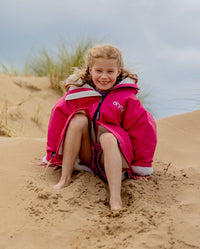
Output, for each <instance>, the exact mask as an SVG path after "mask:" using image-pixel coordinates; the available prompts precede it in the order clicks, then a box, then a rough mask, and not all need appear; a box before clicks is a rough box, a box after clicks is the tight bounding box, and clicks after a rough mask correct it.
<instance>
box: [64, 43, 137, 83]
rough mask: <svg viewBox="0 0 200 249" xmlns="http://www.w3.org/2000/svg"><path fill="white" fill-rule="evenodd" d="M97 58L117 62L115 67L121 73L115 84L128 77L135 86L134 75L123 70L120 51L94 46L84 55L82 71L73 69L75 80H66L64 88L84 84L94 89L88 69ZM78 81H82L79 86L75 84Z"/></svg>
mask: <svg viewBox="0 0 200 249" xmlns="http://www.w3.org/2000/svg"><path fill="white" fill-rule="evenodd" d="M97 58H104V59H115V60H117V66H118V69H120V68H121V73H120V74H119V76H118V77H117V80H116V84H118V83H119V82H120V81H122V80H123V79H125V78H126V77H129V78H131V79H133V80H134V81H135V83H136V84H137V81H138V78H137V75H136V74H133V73H131V72H130V71H128V70H126V69H125V68H124V62H123V58H122V53H121V51H120V50H119V49H118V48H116V47H114V46H111V45H96V46H94V47H92V48H91V49H89V50H88V52H87V53H86V55H85V65H84V67H83V68H82V69H78V68H75V69H74V74H75V78H76V80H75V81H74V77H73V80H68V81H67V83H66V87H68V86H69V85H76V86H82V85H84V84H85V83H88V84H89V85H91V86H93V87H94V83H93V82H92V77H91V75H90V73H89V68H91V67H92V65H93V61H94V59H97ZM79 79H81V80H82V83H81V84H78V83H76V82H77V81H78V80H79Z"/></svg>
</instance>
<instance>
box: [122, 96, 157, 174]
mask: <svg viewBox="0 0 200 249" xmlns="http://www.w3.org/2000/svg"><path fill="white" fill-rule="evenodd" d="M123 128H124V129H125V130H126V131H127V132H128V133H129V135H130V138H131V141H132V144H133V150H134V151H133V153H134V161H133V162H132V165H133V169H134V166H136V167H135V168H136V169H137V167H138V166H140V167H152V161H153V156H154V152H155V148H156V143H157V136H156V123H155V120H154V119H153V117H152V115H151V114H150V113H149V112H147V111H146V110H145V109H144V107H143V106H142V104H141V103H140V101H139V100H138V99H137V98H136V96H135V95H133V96H132V98H130V99H128V105H127V108H126V111H125V114H124V122H123ZM136 173H137V172H136Z"/></svg>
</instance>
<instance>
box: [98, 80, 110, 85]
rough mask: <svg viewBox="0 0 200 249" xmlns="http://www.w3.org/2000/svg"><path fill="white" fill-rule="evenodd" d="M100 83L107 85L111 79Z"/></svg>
mask: <svg viewBox="0 0 200 249" xmlns="http://www.w3.org/2000/svg"><path fill="white" fill-rule="evenodd" d="M99 83H100V84H102V85H107V84H108V83H109V81H100V82H99Z"/></svg>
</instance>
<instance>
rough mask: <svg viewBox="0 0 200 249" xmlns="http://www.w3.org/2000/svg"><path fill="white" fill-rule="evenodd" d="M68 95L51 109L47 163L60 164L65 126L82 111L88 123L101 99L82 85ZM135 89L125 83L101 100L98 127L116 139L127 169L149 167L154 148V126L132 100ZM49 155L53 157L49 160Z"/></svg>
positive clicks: (139, 104)
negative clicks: (103, 128)
mask: <svg viewBox="0 0 200 249" xmlns="http://www.w3.org/2000/svg"><path fill="white" fill-rule="evenodd" d="M74 88H75V87H74V86H73V89H72V90H71V91H70V90H69V91H68V93H67V94H66V95H65V96H63V97H62V98H61V99H60V100H58V102H57V103H56V105H55V106H54V107H53V109H52V112H51V117H50V121H49V127H48V138H47V156H46V159H47V161H50V160H51V164H61V163H62V152H61V151H59V150H60V148H61V147H62V146H61V145H62V141H63V138H64V136H65V133H66V130H67V126H68V124H69V122H70V120H71V118H72V117H73V115H74V114H75V113H76V112H77V111H78V110H84V111H85V112H86V114H87V116H88V118H89V119H90V120H92V117H93V115H94V113H95V110H96V108H97V106H98V104H99V101H100V98H101V95H100V94H99V93H98V92H97V91H95V90H94V89H91V86H89V85H87V84H85V85H84V86H82V87H80V88H78V87H77V88H75V89H74ZM136 94H137V85H135V84H134V82H133V81H132V80H131V79H127V78H126V79H125V80H124V81H122V82H121V83H120V84H118V85H117V86H115V87H114V89H112V91H110V92H109V93H108V95H107V96H106V97H105V99H104V101H103V103H102V105H101V107H100V115H99V120H98V121H96V129H98V125H101V126H103V127H105V128H106V129H107V130H108V131H110V132H112V133H113V134H114V136H115V137H116V138H117V139H118V142H119V146H120V149H121V151H122V153H123V155H124V157H125V158H126V160H127V162H128V164H129V166H130V171H132V173H133V170H132V167H131V165H134V166H142V167H152V161H153V156H154V152H155V148H156V143H157V137H156V123H155V121H154V119H153V117H152V115H151V114H150V113H149V112H147V111H146V110H145V109H144V107H143V106H142V104H141V103H140V101H139V100H138V99H137V97H136ZM52 155H53V157H52Z"/></svg>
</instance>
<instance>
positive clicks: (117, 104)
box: [113, 101, 124, 112]
mask: <svg viewBox="0 0 200 249" xmlns="http://www.w3.org/2000/svg"><path fill="white" fill-rule="evenodd" d="M113 105H115V106H117V109H120V111H121V112H123V111H124V107H123V106H122V105H120V103H119V102H118V101H114V102H113Z"/></svg>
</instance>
